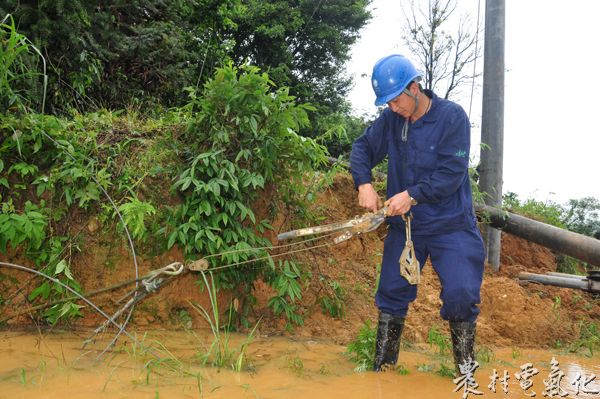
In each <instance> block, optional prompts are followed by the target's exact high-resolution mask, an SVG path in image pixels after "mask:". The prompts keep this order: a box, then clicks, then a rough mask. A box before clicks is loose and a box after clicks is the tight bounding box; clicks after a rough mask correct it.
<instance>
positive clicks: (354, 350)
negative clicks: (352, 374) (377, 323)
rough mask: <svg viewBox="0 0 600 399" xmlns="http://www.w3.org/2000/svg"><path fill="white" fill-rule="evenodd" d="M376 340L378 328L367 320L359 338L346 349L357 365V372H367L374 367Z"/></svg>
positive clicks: (359, 333)
mask: <svg viewBox="0 0 600 399" xmlns="http://www.w3.org/2000/svg"><path fill="white" fill-rule="evenodd" d="M376 340H377V328H376V327H374V326H371V322H370V321H369V320H367V321H366V322H365V324H364V325H363V326H362V327H361V329H360V331H359V332H358V337H356V339H355V340H354V341H351V342H350V343H349V344H348V347H347V348H346V354H347V355H348V356H349V357H350V359H351V360H352V361H353V362H354V363H356V365H357V366H356V368H355V369H354V370H355V371H367V370H370V369H371V368H372V367H373V363H374V361H375V341H376Z"/></svg>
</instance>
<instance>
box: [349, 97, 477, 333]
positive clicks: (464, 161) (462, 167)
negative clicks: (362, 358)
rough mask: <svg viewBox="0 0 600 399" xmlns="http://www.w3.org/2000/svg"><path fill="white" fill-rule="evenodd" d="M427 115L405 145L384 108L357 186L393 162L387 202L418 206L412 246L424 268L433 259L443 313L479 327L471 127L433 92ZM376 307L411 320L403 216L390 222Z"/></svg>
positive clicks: (356, 153) (358, 168)
mask: <svg viewBox="0 0 600 399" xmlns="http://www.w3.org/2000/svg"><path fill="white" fill-rule="evenodd" d="M424 93H425V94H426V95H427V96H428V97H430V98H431V99H432V103H431V108H430V110H429V112H427V113H426V114H425V115H423V116H422V117H421V118H419V119H418V120H416V121H415V122H414V123H411V124H410V125H409V128H408V137H407V140H406V142H405V141H403V140H402V138H401V132H402V127H403V125H404V123H409V122H407V121H406V120H405V118H404V117H402V116H401V115H398V114H396V113H394V112H393V111H392V110H391V109H390V108H386V109H385V110H384V111H383V113H382V114H381V115H380V116H379V117H378V118H377V119H376V120H375V122H374V123H373V124H372V125H371V127H369V128H368V129H367V130H366V131H365V133H364V134H363V135H362V136H361V137H359V138H358V139H357V140H356V141H355V142H354V145H353V147H352V154H351V156H350V164H351V172H352V177H353V179H354V183H355V186H356V187H358V186H360V185H361V184H364V183H369V182H371V169H372V168H373V167H374V166H375V165H377V164H378V163H380V162H381V161H383V159H384V158H385V157H386V156H387V157H388V177H387V197H388V198H391V197H393V196H394V195H396V194H398V193H401V192H402V191H404V190H408V193H409V194H410V196H411V197H412V198H414V199H415V200H417V202H418V204H417V205H416V206H413V207H412V208H411V212H412V214H413V220H412V222H411V227H412V239H413V243H414V248H415V254H416V257H417V259H418V260H419V263H420V265H421V268H422V267H423V265H424V264H425V261H426V259H427V257H428V256H430V257H431V263H432V264H433V267H434V269H435V271H436V273H437V274H438V276H439V278H440V282H441V285H442V291H441V294H440V299H441V300H442V302H443V306H442V309H441V311H440V314H441V316H442V318H443V319H445V320H450V321H469V322H474V321H475V320H476V319H477V315H478V314H479V308H478V306H477V305H478V304H479V303H480V288H481V282H482V278H483V264H484V259H485V250H484V246H483V240H482V238H481V234H480V233H479V230H478V228H477V224H476V219H475V214H474V212H473V201H472V197H471V185H470V181H469V173H468V163H469V146H470V123H469V119H468V117H467V115H466V113H465V111H464V110H463V109H462V108H461V107H460V106H459V105H458V104H456V103H454V102H451V101H448V100H444V99H442V98H439V97H438V96H436V95H435V94H434V93H433V92H431V91H429V90H425V91H424ZM387 222H388V224H389V226H390V228H389V231H388V235H387V237H386V239H385V243H384V252H383V261H382V267H381V277H380V280H379V287H378V290H377V294H376V296H375V302H376V304H377V307H378V308H379V309H380V310H381V311H382V312H385V313H389V314H393V315H397V316H401V317H405V316H406V313H407V311H408V305H409V304H410V302H412V301H414V299H415V298H416V296H417V286H416V285H410V284H409V283H408V282H407V281H406V279H405V278H404V277H402V276H401V275H400V265H399V259H400V254H401V253H402V250H403V249H404V243H405V241H406V233H405V225H404V221H403V220H402V218H401V217H400V216H394V217H389V218H387Z"/></svg>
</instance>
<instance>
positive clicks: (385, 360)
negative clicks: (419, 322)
mask: <svg viewBox="0 0 600 399" xmlns="http://www.w3.org/2000/svg"><path fill="white" fill-rule="evenodd" d="M403 328H404V317H400V316H394V315H393V314H389V313H384V312H380V313H379V323H378V324H377V343H376V344H375V364H374V365H373V370H374V371H381V370H382V369H384V368H385V366H388V365H389V366H392V367H393V366H395V365H396V362H397V361H398V351H399V350H400V336H401V335H402V329H403Z"/></svg>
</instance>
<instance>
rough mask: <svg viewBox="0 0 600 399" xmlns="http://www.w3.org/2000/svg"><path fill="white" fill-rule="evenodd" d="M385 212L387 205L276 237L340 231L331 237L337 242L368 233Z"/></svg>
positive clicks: (280, 239)
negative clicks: (352, 217) (353, 216)
mask: <svg viewBox="0 0 600 399" xmlns="http://www.w3.org/2000/svg"><path fill="white" fill-rule="evenodd" d="M386 213H387V207H383V208H381V209H380V210H378V211H377V212H367V213H365V214H363V215H361V216H357V217H355V218H354V219H351V220H348V221H346V222H337V223H331V224H325V225H322V226H313V227H305V228H303V229H297V230H292V231H287V232H285V233H281V234H279V235H278V236H277V239H278V240H279V241H283V240H289V239H291V238H296V237H303V236H308V235H314V234H323V233H329V232H335V231H341V232H342V234H341V235H339V236H337V237H336V238H334V239H333V242H334V243H336V244H339V243H340V242H343V241H346V240H349V239H350V238H352V237H353V236H355V235H360V234H364V233H369V232H371V231H374V230H376V229H377V228H378V227H379V226H380V225H381V223H383V222H384V220H385V214H386Z"/></svg>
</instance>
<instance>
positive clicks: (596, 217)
mask: <svg viewBox="0 0 600 399" xmlns="http://www.w3.org/2000/svg"><path fill="white" fill-rule="evenodd" d="M503 207H504V208H505V209H507V210H509V211H511V212H515V213H518V214H520V215H523V216H526V217H529V218H532V219H535V220H539V221H541V222H544V223H547V224H550V225H552V226H556V227H560V228H563V229H568V230H570V231H574V232H576V233H579V234H584V235H588V236H594V235H598V234H600V201H598V200H597V199H596V198H593V197H585V198H581V199H571V200H569V202H568V203H567V204H565V205H564V206H563V205H560V204H558V203H556V202H554V201H551V200H547V201H538V200H535V199H532V198H529V199H527V200H524V201H522V200H520V199H519V198H518V196H517V194H515V193H512V192H509V193H506V194H504V197H503ZM556 260H557V271H558V272H562V273H569V274H585V271H586V270H588V269H590V268H591V265H588V264H586V263H583V262H579V261H578V260H576V259H574V258H571V257H569V256H566V255H562V254H558V255H557V257H556Z"/></svg>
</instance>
